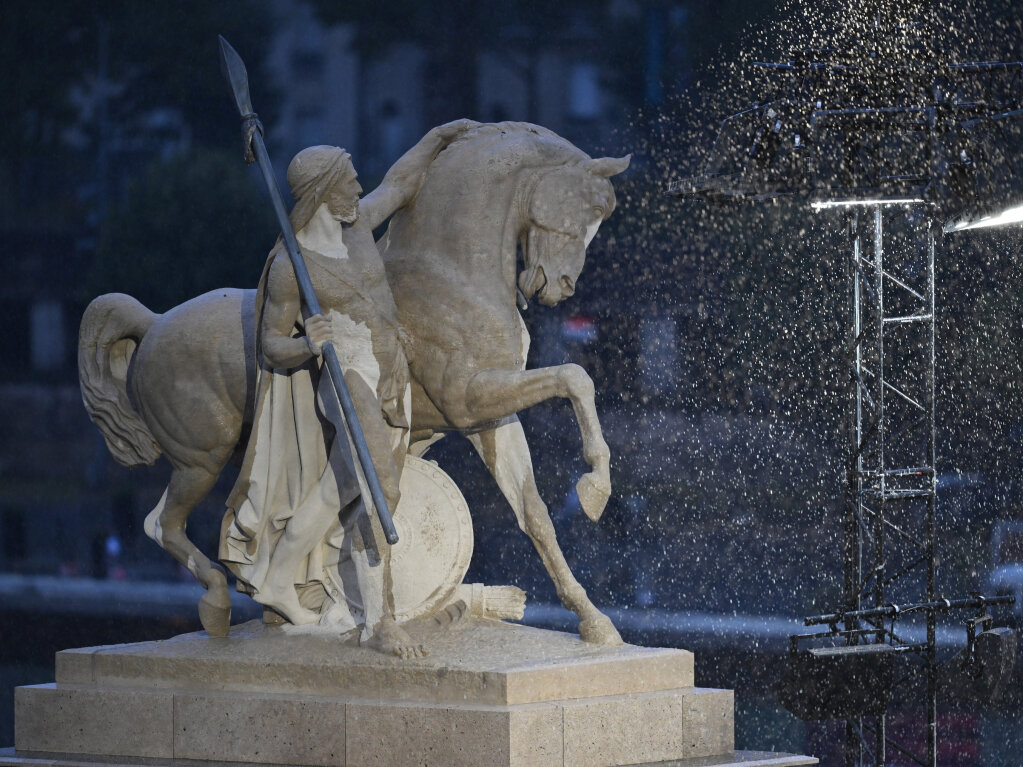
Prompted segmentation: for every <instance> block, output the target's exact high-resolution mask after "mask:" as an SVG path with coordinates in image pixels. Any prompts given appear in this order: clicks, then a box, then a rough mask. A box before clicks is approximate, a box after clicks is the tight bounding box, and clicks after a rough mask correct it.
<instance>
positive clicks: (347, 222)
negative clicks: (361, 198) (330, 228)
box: [334, 204, 359, 226]
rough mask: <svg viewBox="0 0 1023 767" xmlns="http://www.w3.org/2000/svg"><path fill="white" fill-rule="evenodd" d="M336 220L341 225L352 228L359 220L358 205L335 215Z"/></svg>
mask: <svg viewBox="0 0 1023 767" xmlns="http://www.w3.org/2000/svg"><path fill="white" fill-rule="evenodd" d="M334 220H335V221H337V222H338V223H339V224H341V226H351V225H352V224H354V223H355V222H356V221H358V220H359V206H358V204H356V205H352V206H351V207H349V208H346V209H345V210H343V211H341V212H340V213H335V214H334Z"/></svg>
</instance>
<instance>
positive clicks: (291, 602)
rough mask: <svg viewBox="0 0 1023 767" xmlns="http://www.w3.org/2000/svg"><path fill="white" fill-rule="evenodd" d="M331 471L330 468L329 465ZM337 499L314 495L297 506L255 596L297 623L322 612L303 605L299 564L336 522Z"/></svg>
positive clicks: (308, 621)
mask: <svg viewBox="0 0 1023 767" xmlns="http://www.w3.org/2000/svg"><path fill="white" fill-rule="evenodd" d="M327 471H329V468H328V469H327ZM337 514H338V507H337V504H336V503H331V504H327V503H324V502H323V501H322V499H321V498H319V497H318V496H313V497H312V498H310V499H308V500H307V501H306V502H305V503H303V504H302V505H301V506H299V507H298V508H297V509H295V512H294V514H293V515H292V516H291V517H290V518H289V519H288V521H287V523H286V524H285V525H284V530H283V532H282V533H281V535H280V537H279V538H278V539H277V544H276V545H275V546H274V550H273V553H272V554H271V555H270V564H269V566H268V567H267V572H266V579H265V580H264V581H263V583H262V584H261V585H260V587H259V593H258V594H256V595H255V598H256V600H257V601H258V602H259V603H260V604H262V605H265V606H267V607H270V608H272V609H273V610H276V611H277V612H278V613H280V614H281V615H283V616H284V617H285V618H287V619H288V621H289V622H290V623H292V624H294V625H296V626H301V625H308V624H311V623H317V622H318V621H319V620H320V614H319V613H317V612H314V611H313V610H310V609H308V608H306V607H303V606H302V604H301V603H300V602H299V599H298V592H297V591H296V590H295V582H296V577H297V575H298V572H299V568H300V567H301V565H302V563H303V562H304V561H305V559H306V557H307V556H309V552H311V551H312V550H313V547H314V546H316V545H317V544H318V543H320V542H321V541H322V540H323V539H324V538H325V537H326V535H327V533H328V532H329V530H330V528H331V525H333V524H334V523H336V522H337Z"/></svg>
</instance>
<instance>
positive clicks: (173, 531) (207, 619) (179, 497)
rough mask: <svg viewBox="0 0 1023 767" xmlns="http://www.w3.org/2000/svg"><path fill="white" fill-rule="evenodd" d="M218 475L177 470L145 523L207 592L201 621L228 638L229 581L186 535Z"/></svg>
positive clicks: (191, 468)
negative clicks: (190, 518)
mask: <svg viewBox="0 0 1023 767" xmlns="http://www.w3.org/2000/svg"><path fill="white" fill-rule="evenodd" d="M216 481H217V475H216V474H213V473H211V472H209V471H207V470H206V469H204V468H201V467H198V466H189V467H180V468H175V469H174V471H173V473H172V474H171V478H170V483H169V484H168V485H167V489H166V490H165V491H164V494H163V497H162V498H161V499H160V502H159V503H158V504H157V505H156V508H154V509H153V510H152V511H151V512H150V513H149V515H148V516H147V517H146V521H145V525H144V526H145V531H146V535H148V536H149V537H150V538H152V539H153V540H154V541H156V542H157V543H158V544H160V546H161V547H163V548H164V549H165V550H166V551H168V552H169V553H170V554H171V556H173V557H174V558H175V559H176V560H177V561H178V562H180V563H181V564H182V565H184V566H185V567H186V568H188V571H189V572H190V573H192V575H194V576H195V577H196V579H197V580H198V581H199V583H201V584H202V585H203V588H205V589H206V594H204V595H203V597H202V599H201V600H200V601H199V620H200V621H201V622H202V627H203V628H204V629H206V631H207V633H209V634H210V636H227V632H228V630H229V629H230V626H231V597H230V595H229V594H228V591H227V579H226V578H225V577H224V573H223V572H222V571H221V570H220V568H219V567H217V566H216V565H214V564H213V563H212V562H210V560H209V559H208V558H207V557H206V555H204V554H203V553H202V552H201V551H199V549H198V548H196V546H195V544H194V543H192V542H191V541H190V540H189V539H188V536H187V535H186V534H185V523H186V522H187V521H188V515H189V514H191V513H192V509H194V508H195V507H196V505H197V504H198V503H199V501H201V500H202V499H203V498H204V497H205V496H206V494H207V493H209V491H210V490H211V489H212V488H213V485H214V483H215V482H216Z"/></svg>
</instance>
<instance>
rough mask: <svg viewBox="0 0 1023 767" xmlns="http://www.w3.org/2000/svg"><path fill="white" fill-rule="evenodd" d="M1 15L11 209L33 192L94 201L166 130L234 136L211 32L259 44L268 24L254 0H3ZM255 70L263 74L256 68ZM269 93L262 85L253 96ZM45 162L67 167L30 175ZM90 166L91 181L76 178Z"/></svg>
mask: <svg viewBox="0 0 1023 767" xmlns="http://www.w3.org/2000/svg"><path fill="white" fill-rule="evenodd" d="M3 19H4V23H3V25H0V93H2V94H3V97H4V101H5V103H6V104H7V105H8V115H7V117H6V118H5V119H4V120H3V121H2V122H0V174H2V175H0V185H2V187H3V189H4V196H5V197H7V198H8V199H17V200H18V202H19V205H18V210H19V215H23V214H24V212H25V209H26V206H29V207H30V206H31V205H32V204H33V203H34V202H36V201H37V200H33V199H31V195H32V194H33V192H35V193H36V196H37V197H38V198H39V199H38V202H40V203H42V204H46V205H52V204H53V203H54V199H53V198H54V197H55V196H59V195H61V194H63V195H64V196H66V197H74V196H76V195H78V196H81V195H82V194H84V195H85V196H86V197H89V198H91V199H93V200H94V210H99V211H100V212H101V211H102V208H103V207H104V205H105V204H106V201H107V199H108V197H109V196H110V195H112V194H114V193H115V192H116V188H117V186H118V184H117V180H118V177H131V175H132V174H133V171H134V167H132V166H133V165H134V164H136V163H139V162H145V161H146V160H148V158H149V157H151V156H152V155H153V154H154V153H156V152H158V151H160V150H161V149H162V148H165V147H166V145H167V144H168V141H169V140H170V139H173V140H175V141H176V142H177V143H179V144H180V143H198V144H205V143H213V144H219V145H221V146H224V145H227V144H228V143H229V142H232V141H236V133H237V122H238V121H237V115H236V114H233V111H232V110H233V107H232V104H231V100H230V98H228V96H227V94H226V86H225V85H224V83H223V79H222V77H221V76H220V74H219V66H218V60H219V59H218V52H217V50H218V49H217V34H218V33H222V34H224V35H225V36H227V37H229V38H230V39H231V40H232V42H233V43H234V44H235V45H236V46H238V47H239V48H241V49H243V50H249V51H256V52H260V53H262V51H263V50H265V48H266V42H265V41H266V39H267V36H268V34H269V32H270V30H271V24H270V20H269V16H268V12H267V5H266V3H264V2H259V0H240V1H239V2H235V3H231V4H222V3H208V2H203V0H180V2H175V3H170V4H168V3H136V2H131V1H130V0H105V2H103V3H98V4H96V3H81V2H76V1H75V0H53V2H49V3H43V4H40V3H35V2H32V1H31V0H13V2H8V3H5V4H4V15H3ZM263 58H264V57H263V56H261V55H260V56H258V57H257V56H252V59H253V61H254V62H255V61H262V60H263ZM254 77H259V79H260V81H261V82H268V78H264V77H260V76H259V74H258V70H257V72H256V73H254ZM267 90H268V87H267ZM270 98H271V97H270V96H264V95H261V102H264V101H268V100H270ZM170 134H173V136H171V135H170ZM76 156H77V158H79V159H73V158H76ZM56 157H60V158H66V159H62V160H61V161H60V162H55V158H56ZM86 157H87V158H89V160H88V161H86V162H85V163H84V164H83V163H81V161H80V158H86ZM93 163H94V164H93ZM90 164H93V167H91V168H89V165H90ZM53 165H57V166H58V167H60V168H66V170H65V171H64V172H63V173H59V174H58V179H59V180H58V181H57V182H56V183H55V184H50V185H48V186H47V185H35V184H32V183H31V180H32V179H34V178H36V177H38V176H39V175H41V174H42V173H43V172H45V173H46V174H50V173H52V172H53V170H54V168H53V167H51V166H53ZM90 171H91V175H92V178H93V182H92V183H91V184H87V185H86V188H85V189H82V188H75V184H76V183H77V184H79V185H80V184H81V182H80V180H79V179H80V178H81V176H82V175H85V174H87V173H90ZM26 193H27V194H28V195H29V196H30V199H25V196H26ZM5 207H6V206H5ZM97 220H98V219H94V223H95V222H96V221H97ZM72 226H74V224H72Z"/></svg>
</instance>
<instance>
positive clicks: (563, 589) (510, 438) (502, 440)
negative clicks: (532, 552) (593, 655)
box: [469, 416, 622, 645]
mask: <svg viewBox="0 0 1023 767" xmlns="http://www.w3.org/2000/svg"><path fill="white" fill-rule="evenodd" d="M469 441H470V442H472V444H473V446H474V447H475V448H476V451H477V452H478V453H479V454H480V457H481V458H482V459H483V462H484V463H485V464H486V465H487V468H488V469H489V470H490V473H491V474H492V475H493V476H494V479H495V480H497V484H498V486H499V487H500V488H501V492H502V493H503V494H504V497H505V498H507V499H508V503H510V504H511V507H512V509H513V510H514V511H515V518H516V519H517V520H518V523H519V527H520V528H521V529H522V531H523V532H524V533H525V534H526V535H528V536H529V539H530V540H531V541H532V542H533V545H534V546H536V550H537V552H539V554H540V559H541V560H543V564H544V567H545V568H546V569H547V573H548V574H549V575H550V577H551V580H552V581H554V587H555V588H556V589H557V592H558V598H559V599H560V600H561V603H562V604H563V605H564V606H565V607H567V608H568V609H569V610H571V611H572V612H574V613H575V614H576V615H578V616H579V636H580V637H582V639H583V640H584V641H586V642H594V643H597V644H605V645H620V644H622V638H621V636H620V635H619V634H618V631H617V629H615V627H614V624H613V623H611V619H610V618H608V617H607V616H606V615H604V613H602V612H601V611H600V610H598V609H597V608H596V607H595V606H594V604H593V602H591V601H590V598H589V597H588V596H587V594H586V590H585V589H584V588H583V587H582V585H580V583H579V581H577V580H576V578H575V575H573V574H572V570H571V569H570V568H569V566H568V562H566V561H565V555H564V554H562V552H561V547H560V546H558V540H557V537H556V535H555V533H554V524H553V523H552V522H551V517H550V514H549V513H548V512H547V506H546V504H544V502H543V500H542V499H541V498H540V493H539V491H538V490H537V487H536V479H535V477H534V476H533V462H532V460H531V459H530V457H529V445H528V444H527V443H526V435H525V434H524V433H523V431H522V424H521V423H520V422H519V419H518V418H516V417H514V416H512V417H510V418H507V419H505V421H504V422H503V423H502V424H501V425H500V426H498V427H497V428H495V429H490V430H488V431H482V432H478V433H476V434H472V435H469Z"/></svg>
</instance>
